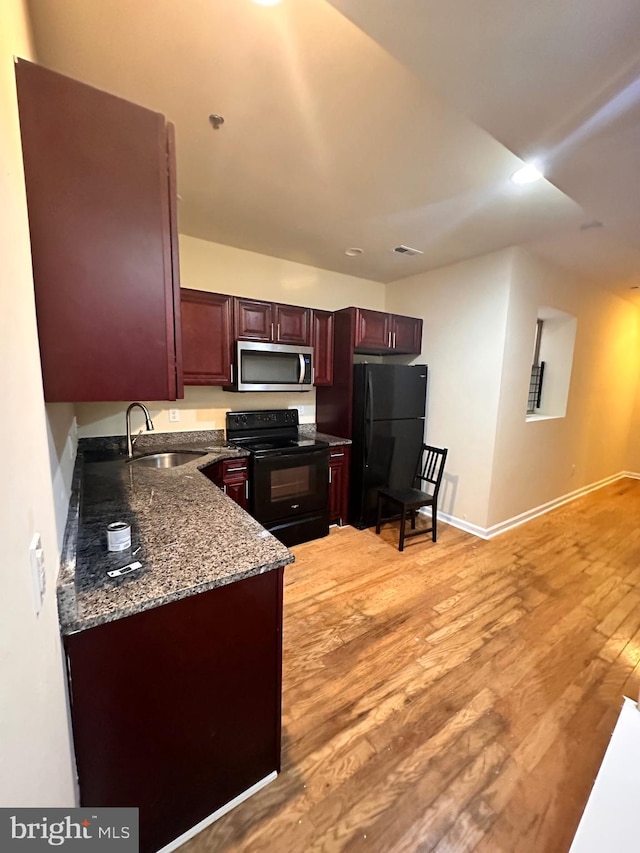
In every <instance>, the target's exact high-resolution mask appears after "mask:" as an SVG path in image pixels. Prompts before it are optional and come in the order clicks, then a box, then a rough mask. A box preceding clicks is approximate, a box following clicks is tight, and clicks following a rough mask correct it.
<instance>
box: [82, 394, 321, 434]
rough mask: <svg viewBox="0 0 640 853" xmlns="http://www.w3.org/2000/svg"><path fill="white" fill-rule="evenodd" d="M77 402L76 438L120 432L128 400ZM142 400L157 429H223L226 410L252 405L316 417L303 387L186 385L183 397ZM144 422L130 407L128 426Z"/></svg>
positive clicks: (304, 420)
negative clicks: (241, 389) (259, 389)
mask: <svg viewBox="0 0 640 853" xmlns="http://www.w3.org/2000/svg"><path fill="white" fill-rule="evenodd" d="M131 402H133V401H132V400H127V401H124V402H122V403H77V404H76V407H75V409H76V418H77V422H78V435H79V437H80V438H88V437H90V436H101V435H123V434H124V432H125V412H126V410H127V406H128V405H129V403H131ZM139 402H141V403H144V404H145V405H146V406H147V408H148V409H149V412H150V414H151V418H152V420H153V424H154V427H155V429H156V430H157V431H159V432H181V431H190V430H210V429H224V426H225V415H226V413H227V412H231V411H235V412H238V411H239V412H241V411H245V410H247V411H251V410H254V409H289V408H296V409H298V412H299V414H300V423H301V424H314V423H315V420H316V392H315V390H313V391H303V392H299V393H297V394H291V393H288V392H282V393H279V392H265V393H253V394H234V393H231V392H229V391H223V390H222V388H210V387H206V388H205V387H188V388H185V393H184V399H183V400H176V401H175V402H167V401H164V400H163V401H159V402H158V401H156V402H153V401H151V402H149V401H147V400H140V401H139ZM172 411H177V412H178V417H179V420H177V421H172V420H171V419H170V413H171V412H172ZM143 426H144V419H143V418H142V414H141V412H137V411H135V410H134V412H133V414H132V428H133V430H134V431H135V432H138V431H139V430H140V429H141V428H142V427H143Z"/></svg>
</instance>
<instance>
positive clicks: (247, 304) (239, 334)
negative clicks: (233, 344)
mask: <svg viewBox="0 0 640 853" xmlns="http://www.w3.org/2000/svg"><path fill="white" fill-rule="evenodd" d="M272 309H273V306H272V304H271V302H261V301H260V300H258V299H236V300H235V317H236V339H237V340H241V341H265V342H267V343H269V342H270V341H273V331H274V330H273V310H272Z"/></svg>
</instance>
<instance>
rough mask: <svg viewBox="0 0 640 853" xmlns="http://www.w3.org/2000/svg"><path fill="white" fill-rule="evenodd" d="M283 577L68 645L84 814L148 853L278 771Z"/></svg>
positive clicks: (131, 620)
mask: <svg viewBox="0 0 640 853" xmlns="http://www.w3.org/2000/svg"><path fill="white" fill-rule="evenodd" d="M282 576H283V569H274V570H273V571H270V572H266V573H265V574H262V575H256V576H254V577H250V578H247V579H246V580H242V581H238V582H236V583H232V584H229V585H227V586H221V587H217V588H215V589H213V590H210V591H208V592H204V593H201V594H199V595H194V596H191V597H189V598H185V599H182V600H181V601H176V602H172V603H171V604H166V605H163V606H162V607H157V608H155V609H152V610H147V611H145V612H143V613H138V614H136V615H134V616H129V617H127V618H124V619H120V620H117V621H115V622H109V623H107V624H105V625H100V626H98V627H96V628H91V629H89V630H86V631H81V632H79V633H77V634H71V635H69V636H67V637H65V640H64V642H65V649H66V654H67V664H68V674H69V681H70V695H71V711H72V720H73V736H74V744H75V751H76V762H77V768H78V780H79V787H80V802H81V804H82V805H83V806H88V807H91V806H96V807H97V806H137V807H138V808H139V809H140V850H141V851H142V853H151V851H156V850H158V849H160V848H161V847H163V846H164V845H165V844H168V843H169V842H170V841H172V840H173V839H175V838H177V837H178V836H180V835H181V834H182V833H183V832H186V831H187V830H188V829H190V828H191V827H192V826H194V825H195V824H197V823H198V822H199V821H201V820H203V819H204V818H206V817H207V816H208V815H210V814H212V813H213V812H215V811H216V810H217V809H219V808H220V807H221V806H223V805H224V804H225V803H227V802H229V801H230V800H231V799H233V798H234V797H236V796H238V795H239V794H241V793H242V792H243V791H245V790H247V788H249V787H250V786H251V785H253V784H255V783H256V782H258V781H260V780H261V779H263V778H264V777H265V776H268V775H269V774H270V773H271V772H273V771H274V770H275V771H279V769H280V739H281V732H280V718H281V687H282Z"/></svg>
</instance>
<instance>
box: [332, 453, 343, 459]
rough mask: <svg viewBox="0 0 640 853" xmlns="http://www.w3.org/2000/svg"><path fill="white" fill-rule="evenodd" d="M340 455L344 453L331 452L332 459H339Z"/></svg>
mask: <svg viewBox="0 0 640 853" xmlns="http://www.w3.org/2000/svg"><path fill="white" fill-rule="evenodd" d="M341 456H344V453H332V454H331V458H332V459H339V458H340V457H341Z"/></svg>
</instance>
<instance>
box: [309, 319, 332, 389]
mask: <svg viewBox="0 0 640 853" xmlns="http://www.w3.org/2000/svg"><path fill="white" fill-rule="evenodd" d="M312 326H313V335H312V340H311V344H312V346H313V366H314V370H315V374H314V385H333V313H332V312H331V311H314V312H313V324H312Z"/></svg>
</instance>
